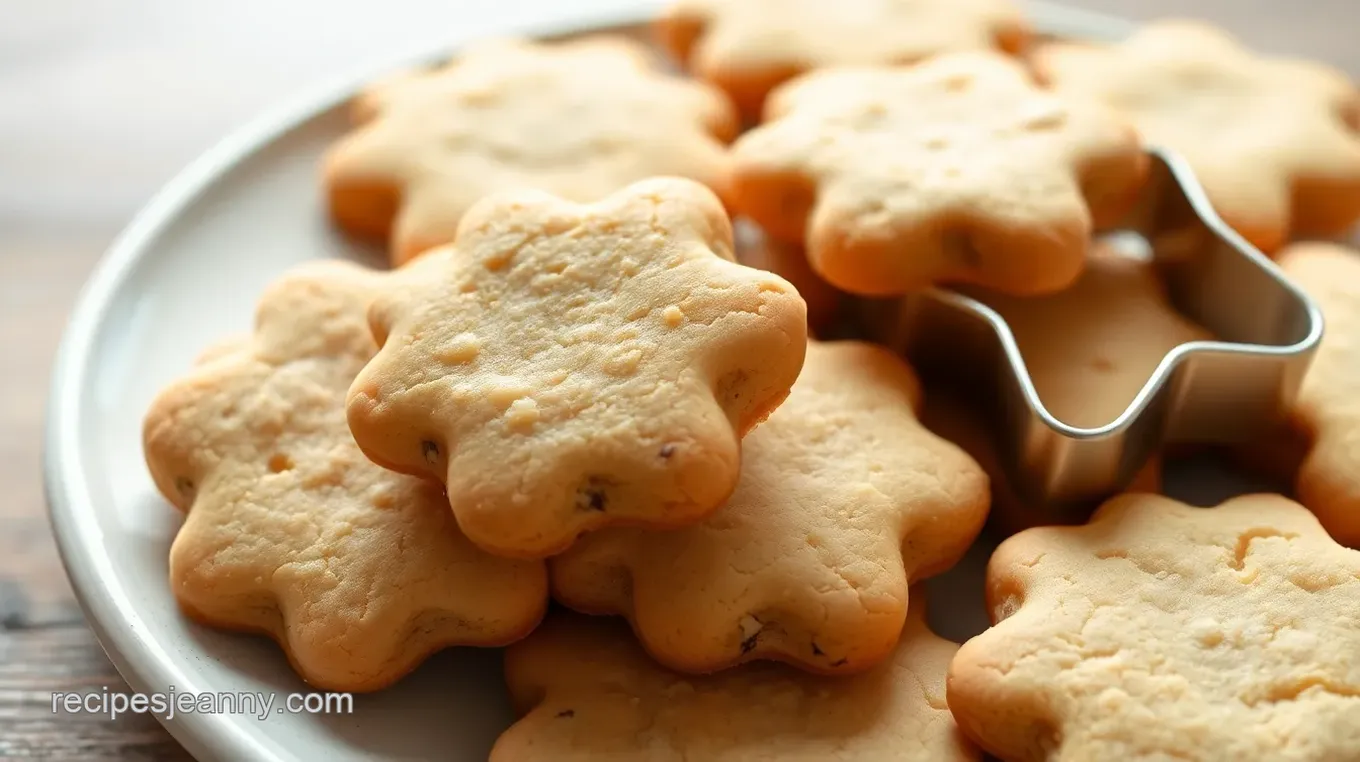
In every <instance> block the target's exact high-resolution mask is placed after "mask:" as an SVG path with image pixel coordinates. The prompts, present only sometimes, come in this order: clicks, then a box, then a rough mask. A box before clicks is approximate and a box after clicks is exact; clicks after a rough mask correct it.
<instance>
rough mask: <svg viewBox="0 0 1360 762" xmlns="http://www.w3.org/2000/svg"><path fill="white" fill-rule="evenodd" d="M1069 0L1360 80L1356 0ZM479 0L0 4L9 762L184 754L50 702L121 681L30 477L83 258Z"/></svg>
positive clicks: (3, 710)
mask: <svg viewBox="0 0 1360 762" xmlns="http://www.w3.org/2000/svg"><path fill="white" fill-rule="evenodd" d="M532 1H533V0H525V2H521V3H520V5H521V6H524V7H528V4H529V3H530V2H532ZM538 1H540V2H546V1H547V0H538ZM1072 4H1074V5H1079V6H1083V7H1088V8H1091V9H1095V10H1103V11H1108V12H1115V13H1124V14H1126V15H1130V16H1136V17H1139V18H1152V17H1155V16H1158V15H1162V14H1165V13H1168V12H1180V13H1182V14H1184V13H1185V9H1190V10H1192V11H1193V12H1194V14H1195V15H1198V16H1200V17H1203V18H1208V19H1212V20H1214V21H1216V22H1219V23H1221V24H1223V25H1224V26H1226V27H1227V28H1229V29H1231V30H1232V31H1234V32H1236V33H1237V34H1239V35H1241V36H1242V37H1243V38H1244V39H1246V40H1247V41H1249V42H1250V43H1252V44H1253V45H1255V46H1257V47H1258V48H1261V49H1264V50H1270V51H1273V52H1280V53H1288V54H1295V55H1306V56H1311V57H1315V58H1318V59H1322V60H1326V61H1329V62H1331V63H1333V64H1336V65H1339V66H1341V67H1344V68H1346V69H1347V70H1348V71H1350V72H1351V73H1352V74H1353V75H1358V76H1360V47H1358V46H1356V45H1355V38H1354V33H1355V30H1356V29H1360V3H1357V2H1356V0H1309V2H1307V3H1288V2H1285V1H1284V0H1137V2H1134V0H1123V1H1121V0H1072ZM469 5H471V3H470V0H468V2H461V3H460V2H451V1H450V0H443V2H437V1H436V0H402V2H397V3H390V2H389V3H386V4H384V6H385V10H384V12H383V15H384V17H385V18H386V20H385V21H384V20H382V19H374V18H372V17H371V14H373V13H376V12H375V11H373V10H372V9H374V8H376V7H377V6H375V5H372V4H370V3H362V2H359V1H358V0H344V1H341V2H335V1H334V0H333V1H332V2H327V3H322V2H319V1H318V0H307V1H301V0H299V1H297V2H291V3H288V2H279V0H247V1H244V2H236V3H211V4H209V3H184V2H180V1H179V0H127V1H126V2H122V3H117V4H114V3H89V2H86V1H85V0H46V1H45V2H43V3H20V2H17V1H15V2H9V3H5V4H4V5H3V6H0V93H4V97H3V98H0V348H3V353H4V354H3V360H0V374H2V375H0V378H3V381H0V388H3V391H4V393H3V394H2V395H0V496H3V497H0V522H3V531H0V758H3V759H12V758H28V757H36V758H51V759H61V760H70V759H115V758H118V759H156V760H163V759H186V758H187V755H186V754H185V753H184V751H183V750H181V749H180V748H179V747H178V746H177V745H176V744H175V742H174V741H173V739H171V738H170V736H169V735H168V734H167V733H166V732H165V731H164V730H162V729H161V728H160V726H159V725H157V724H156V722H155V721H154V720H152V719H149V718H147V717H145V716H138V715H131V714H129V715H124V717H123V718H121V719H119V720H118V721H116V722H110V721H107V720H105V719H101V718H98V717H93V716H85V717H81V716H79V715H65V714H63V715H61V716H59V717H56V716H53V714H52V712H51V694H52V692H54V691H71V690H81V689H86V690H89V689H95V690H98V689H99V688H100V687H101V686H108V687H109V689H110V690H113V691H119V690H126V686H125V685H124V684H123V683H122V681H121V680H120V679H119V678H118V676H117V674H116V673H115V672H114V670H113V668H112V666H111V665H110V664H109V662H108V660H107V659H106V658H105V656H104V654H103V652H102V651H100V649H99V646H98V644H97V643H96V642H95V640H94V638H93V636H92V635H91V634H90V631H89V630H88V628H87V627H86V624H85V622H84V619H83V617H82V616H81V612H80V609H79V607H78V606H77V605H76V603H75V601H74V600H73V598H72V596H71V590H70V588H69V586H68V585H67V582H66V577H65V574H64V572H63V571H62V567H61V563H60V562H59V561H58V559H57V554H56V550H55V549H54V547H53V544H52V540H51V537H50V534H49V529H48V523H47V517H46V513H45V509H44V505H43V496H42V488H41V484H40V476H39V460H40V455H39V452H40V447H41V439H42V422H43V404H44V399H45V397H46V389H47V382H48V369H49V364H50V362H51V360H52V357H53V352H54V350H55V347H56V344H57V340H58V338H59V335H60V333H61V330H62V327H63V324H64V322H65V318H66V314H67V312H68V310H69V309H70V307H71V304H72V302H73V301H74V299H75V297H76V294H77V291H78V289H79V288H80V286H81V284H82V283H83V282H84V280H85V277H86V275H87V274H88V272H89V270H90V268H91V267H92V266H93V265H94V263H95V261H96V259H98V257H99V256H100V254H101V252H102V250H103V248H104V247H105V246H106V245H107V243H108V242H109V240H110V239H111V237H112V236H113V235H114V234H115V233H116V232H117V231H118V229H119V228H120V227H121V226H122V225H123V224H124V223H125V222H126V221H127V220H128V218H129V217H130V215H132V214H133V212H135V211H136V209H137V207H138V206H140V205H141V204H142V203H143V202H144V201H145V200H146V199H147V197H148V196H149V195H150V194H151V193H152V192H153V191H154V190H155V189H156V187H157V186H159V185H160V184H161V183H162V182H164V181H165V180H166V179H168V178H169V177H170V175H171V174H172V173H173V172H174V171H175V170H176V169H178V168H179V167H180V166H182V165H183V164H184V163H185V162H187V161H188V160H189V159H191V158H192V157H193V156H194V155H195V154H197V153H198V152H199V151H201V150H203V149H204V148H206V147H207V146H209V145H210V144H211V143H212V141H214V140H215V139H217V138H218V137H220V136H221V135H222V134H224V133H225V132H226V131H228V130H229V129H231V128H232V127H233V126H234V125H235V124H237V123H239V122H241V121H242V120H244V119H246V118H248V117H249V116H251V115H252V114H253V113H254V112H255V111H257V110H259V109H260V108H262V107H265V106H267V105H269V104H270V103H272V102H275V101H277V100H279V99H281V98H284V97H286V96H287V94H288V93H289V92H291V91H293V90H295V89H297V88H298V87H300V86H303V85H306V84H307V83H309V82H311V81H313V80H316V79H318V78H321V77H324V76H326V74H327V73H328V72H331V71H333V70H335V68H336V67H338V66H339V67H350V66H353V65H354V64H355V63H356V62H357V61H358V59H361V58H365V57H382V56H385V55H388V54H391V53H393V52H395V51H400V50H402V49H403V48H404V47H406V46H410V45H413V44H415V43H418V42H424V41H428V40H429V39H430V38H431V35H430V33H429V31H428V30H437V29H439V28H441V25H442V27H443V28H452V26H453V24H454V23H456V21H457V17H458V16H459V14H460V13H462V12H464V11H465V10H466V9H467V8H468V7H469ZM316 13H324V14H325V15H326V16H327V17H328V18H327V21H326V23H325V24H324V26H323V25H321V24H320V23H319V22H317V21H316V20H315V19H314V18H313V15H314V14H316ZM413 20H418V22H415V23H412V22H413Z"/></svg>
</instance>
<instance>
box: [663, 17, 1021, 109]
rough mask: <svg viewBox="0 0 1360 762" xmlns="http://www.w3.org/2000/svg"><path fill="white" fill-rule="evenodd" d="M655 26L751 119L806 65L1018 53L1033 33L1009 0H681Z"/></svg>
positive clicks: (680, 55)
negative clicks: (768, 97) (968, 52)
mask: <svg viewBox="0 0 1360 762" xmlns="http://www.w3.org/2000/svg"><path fill="white" fill-rule="evenodd" d="M657 31H658V37H659V38H660V40H661V42H662V44H663V45H664V46H665V47H666V48H668V49H669V50H670V51H671V53H672V55H674V56H675V57H676V59H677V60H679V61H681V62H682V63H683V64H684V65H685V66H686V68H688V69H689V70H690V71H692V72H694V73H695V74H696V75H697V76H699V77H700V78H701V79H704V80H707V81H709V82H712V83H714V84H716V85H718V86H720V87H722V88H723V89H724V90H726V91H727V93H728V94H729V95H731V96H732V99H733V100H734V101H736V103H737V104H738V106H739V107H740V108H741V110H742V112H743V113H745V114H747V115H748V116H749V117H752V118H754V117H758V116H759V115H760V109H761V106H762V104H763V103H764V101H765V96H766V95H767V94H768V93H769V92H770V90H771V89H773V88H774V87H775V86H776V85H779V84H780V83H782V82H784V81H786V80H788V79H791V78H793V77H795V76H797V75H799V74H801V73H803V72H806V71H810V70H812V69H818V68H822V67H825V66H837V65H844V64H904V63H915V62H917V61H920V60H922V59H925V58H930V57H931V56H935V55H939V54H941V53H949V52H954V51H962V50H988V49H996V50H1001V51H1005V52H1007V53H1018V52H1020V51H1021V50H1023V49H1024V48H1025V47H1026V44H1027V43H1028V41H1029V38H1030V27H1029V24H1028V23H1027V22H1026V21H1025V18H1024V16H1023V14H1022V13H1021V10H1020V7H1019V5H1018V4H1016V3H1015V2H1014V1H1013V0H838V2H834V3H831V2H826V1H825V0H679V1H678V2H676V3H674V4H672V5H671V6H670V8H668V9H667V11H666V12H665V13H664V14H663V15H662V16H661V18H660V19H659V20H658V21H657Z"/></svg>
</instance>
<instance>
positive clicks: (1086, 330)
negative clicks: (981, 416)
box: [968, 243, 1213, 428]
mask: <svg viewBox="0 0 1360 762" xmlns="http://www.w3.org/2000/svg"><path fill="white" fill-rule="evenodd" d="M968 293H969V295H971V296H974V297H976V298H977V299H978V300H979V301H981V302H983V303H984V304H986V305H987V306H989V307H991V308H992V309H994V310H996V312H997V313H998V314H1000V315H1001V317H1002V318H1004V319H1005V320H1006V324H1007V325H1008V326H1009V327H1010V330H1011V334H1012V335H1013V336H1014V337H1015V343H1016V346H1017V347H1019V349H1020V357H1021V359H1023V360H1024V362H1025V368H1026V370H1028V371H1029V376H1030V379H1031V380H1032V381H1033V382H1034V389H1035V391H1036V392H1038V394H1039V400H1040V401H1041V402H1042V403H1043V404H1044V407H1046V408H1047V409H1048V411H1049V412H1050V413H1052V414H1053V416H1054V417H1055V418H1057V419H1058V420H1060V421H1062V422H1063V423H1066V424H1068V425H1069V426H1078V427H1082V428H1096V427H1099V426H1104V425H1106V424H1109V423H1113V422H1114V421H1115V420H1116V419H1117V418H1119V416H1120V415H1122V414H1123V413H1124V411H1125V410H1127V409H1128V407H1129V405H1131V404H1132V403H1133V401H1134V399H1135V398H1136V397H1137V396H1138V393H1139V392H1140V391H1142V389H1143V387H1144V386H1146V385H1147V383H1148V381H1149V380H1150V379H1151V378H1152V374H1153V373H1154V372H1155V371H1156V370H1157V367H1158V366H1159V365H1161V363H1162V360H1164V359H1165V358H1166V356H1167V354H1168V353H1169V352H1171V350H1173V349H1175V348H1176V347H1178V346H1180V345H1182V344H1187V343H1189V342H1192V341H1208V340H1210V339H1212V338H1213V335H1212V334H1211V333H1210V332H1209V331H1208V330H1207V329H1205V328H1203V327H1201V326H1199V325H1196V324H1195V323H1193V322H1191V321H1190V319H1189V318H1186V317H1184V316H1183V315H1181V314H1180V313H1178V312H1176V310H1175V308H1174V307H1173V306H1172V304H1171V300H1170V298H1169V297H1168V295H1167V289H1166V285H1165V284H1164V283H1163V282H1162V279H1161V277H1160V275H1159V274H1158V272H1157V269H1156V266H1155V265H1154V264H1153V263H1152V262H1150V261H1147V260H1142V259H1135V258H1133V257H1130V256H1126V255H1124V254H1121V253H1119V252H1118V251H1116V250H1114V249H1113V248H1111V247H1109V246H1107V245H1106V244H1103V243H1095V244H1092V247H1091V251H1090V254H1089V256H1088V260H1087V265H1086V271H1085V272H1084V273H1082V275H1081V277H1080V278H1079V279H1078V280H1077V282H1076V283H1075V284H1074V285H1073V286H1072V287H1071V288H1068V289H1067V290H1065V291H1060V292H1058V293H1056V294H1050V295H1047V296H1040V297H1015V296H1006V295H1002V294H993V293H985V292H981V291H975V290H969V291H968Z"/></svg>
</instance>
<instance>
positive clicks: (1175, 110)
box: [1035, 21, 1360, 252]
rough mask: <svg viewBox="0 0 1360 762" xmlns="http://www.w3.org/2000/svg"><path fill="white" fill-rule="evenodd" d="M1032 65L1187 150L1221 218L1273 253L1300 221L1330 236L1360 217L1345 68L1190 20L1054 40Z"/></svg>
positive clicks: (1356, 103)
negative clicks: (1112, 35) (1105, 40)
mask: <svg viewBox="0 0 1360 762" xmlns="http://www.w3.org/2000/svg"><path fill="white" fill-rule="evenodd" d="M1035 68H1036V70H1037V72H1038V76H1039V77H1040V78H1041V79H1043V80H1044V81H1046V82H1048V83H1050V84H1051V85H1052V86H1053V87H1054V88H1056V89H1057V90H1058V91H1060V92H1063V93H1068V94H1071V95H1072V96H1074V97H1083V98H1093V99H1098V100H1101V101H1103V102H1105V103H1107V104H1109V105H1110V106H1112V107H1115V108H1117V109H1119V110H1120V111H1121V112H1123V113H1125V114H1127V115H1128V116H1129V118H1131V119H1132V120H1133V122H1134V124H1135V125H1136V126H1137V128H1138V130H1139V131H1140V132H1141V133H1142V136H1143V139H1144V140H1145V141H1146V142H1147V143H1149V144H1151V145H1155V146H1158V147H1161V148H1165V149H1168V150H1171V151H1173V152H1175V153H1178V154H1180V155H1181V156H1183V157H1184V158H1185V159H1186V160H1187V161H1188V162H1189V163H1190V166H1191V167H1192V168H1193V169H1194V171H1195V174H1196V176H1197V177H1198V179H1199V181H1200V182H1201V183H1202V184H1203V185H1204V188H1205V191H1206V192H1207V193H1208V195H1209V199H1210V200H1211V201H1212V202H1213V204H1214V207H1215V209H1216V210H1217V211H1218V213H1219V215H1220V216H1221V217H1222V218H1223V219H1224V221H1225V222H1227V223H1228V224H1229V225H1232V226H1233V227H1234V228H1236V229H1237V231H1238V232H1239V233H1241V234H1242V235H1243V237H1245V238H1246V239H1247V240H1248V241H1250V242H1251V243H1253V244H1255V245H1256V246H1257V247H1258V248H1260V249H1262V250H1264V251H1268V252H1269V251H1274V250H1275V249H1277V248H1279V246H1280V245H1281V244H1283V243H1284V242H1285V240H1286V238H1287V237H1288V235H1289V233H1290V231H1291V230H1292V231H1294V232H1296V233H1299V234H1303V235H1330V234H1334V233H1337V232H1340V231H1343V230H1345V229H1346V228H1347V227H1349V226H1350V225H1352V224H1353V223H1354V222H1355V221H1356V220H1357V219H1360V90H1357V89H1356V87H1355V85H1354V84H1352V83H1351V82H1350V81H1349V80H1348V79H1347V78H1346V76H1345V75H1344V74H1342V73H1341V72H1339V71H1336V70H1333V69H1330V68H1327V67H1325V66H1322V65H1320V64H1314V63H1308V62H1304V61H1295V60H1287V59H1277V58H1261V57H1257V56H1254V55H1253V54H1252V53H1251V52H1250V51H1248V50H1246V49H1244V48H1243V47H1241V45H1239V44H1238V43H1237V42H1236V41H1235V40H1233V39H1232V38H1231V37H1229V36H1228V35H1226V34H1225V33H1223V32H1221V31H1219V30H1217V29H1214V28H1212V27H1208V26H1205V25H1202V24H1198V23H1192V22H1185V21H1165V22H1161V23H1156V24H1150V25H1148V26H1145V27H1143V29H1142V30H1141V31H1140V32H1138V33H1137V34H1135V35H1134V36H1133V37H1131V38H1129V39H1128V40H1127V41H1125V42H1123V43H1121V44H1118V45H1113V46H1108V47H1099V46H1095V45H1088V44H1073V43H1060V44H1054V45H1050V46H1047V47H1045V48H1043V49H1041V50H1040V51H1039V52H1038V53H1037V54H1036V59H1035Z"/></svg>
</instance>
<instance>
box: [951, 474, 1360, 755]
mask: <svg viewBox="0 0 1360 762" xmlns="http://www.w3.org/2000/svg"><path fill="white" fill-rule="evenodd" d="M987 600H988V604H989V606H990V608H991V610H992V615H993V619H994V621H996V622H997V625H996V626H995V627H993V628H991V629H990V630H988V631H986V632H984V633H983V634H981V635H979V636H977V637H975V638H973V639H972V640H970V641H969V642H967V643H965V644H964V646H963V648H962V649H960V651H959V652H958V655H957V656H956V657H955V658H954V661H953V663H952V665H951V666H950V669H949V681H948V700H949V708H950V709H951V710H952V711H953V713H954V716H955V717H956V718H957V720H958V722H959V726H960V727H961V728H962V729H963V730H964V732H966V733H968V734H969V735H970V736H972V737H973V738H974V740H976V741H977V742H978V743H980V744H981V745H982V747H983V748H984V749H986V750H987V751H989V752H991V753H992V754H995V755H996V756H998V757H1000V758H1001V759H1002V760H1006V761H1007V762H1011V761H1014V760H1121V761H1127V762H1139V761H1143V760H1146V761H1149V762H1150V761H1151V760H1171V759H1181V760H1196V761H1197V762H1213V761H1215V760H1223V761H1224V762H1235V761H1236V760H1267V759H1268V760H1291V761H1293V762H1322V761H1323V760H1351V759H1355V758H1356V753H1357V749H1360V701H1358V700H1357V697H1358V696H1360V657H1357V654H1360V552H1356V551H1353V550H1348V549H1346V548H1343V547H1341V546H1339V545H1337V544H1336V543H1335V542H1333V541H1332V540H1331V538H1329V537H1328V536H1327V534H1326V532H1324V531H1323V529H1322V527H1321V526H1319V525H1318V522H1317V520H1316V519H1315V518H1313V516H1312V515H1311V514H1310V513H1309V512H1308V511H1307V510H1306V509H1304V508H1303V507H1302V506H1300V505H1298V504H1297V503H1294V502H1291V501H1289V500H1287V499H1285V498H1283V497H1280V496H1278V495H1264V494H1261V495H1250V496H1246V497H1239V498H1235V499H1233V500H1229V501H1228V502H1226V503H1223V504H1221V505H1219V506H1217V507H1215V508H1194V507H1191V506H1188V505H1184V504H1182V503H1178V502H1176V501H1174V500H1171V499H1169V498H1164V497H1158V496H1154V495H1125V496H1121V497H1118V498H1115V499H1114V500H1111V501H1110V502H1108V503H1106V504H1105V505H1104V506H1102V507H1101V509H1100V510H1099V511H1098V512H1097V514H1096V515H1095V517H1094V518H1093V519H1092V521H1091V523H1090V524H1088V525H1087V526H1083V527H1060V528H1059V527H1046V528H1042V529H1031V530H1029V531H1027V532H1023V533H1021V534H1018V535H1016V536H1015V537H1012V538H1011V539H1009V540H1007V541H1006V542H1005V543H1003V544H1002V545H1001V547H1000V548H998V549H997V551H996V553H995V555H993V556H992V560H991V563H990V564H989V566H988V570H987Z"/></svg>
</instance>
